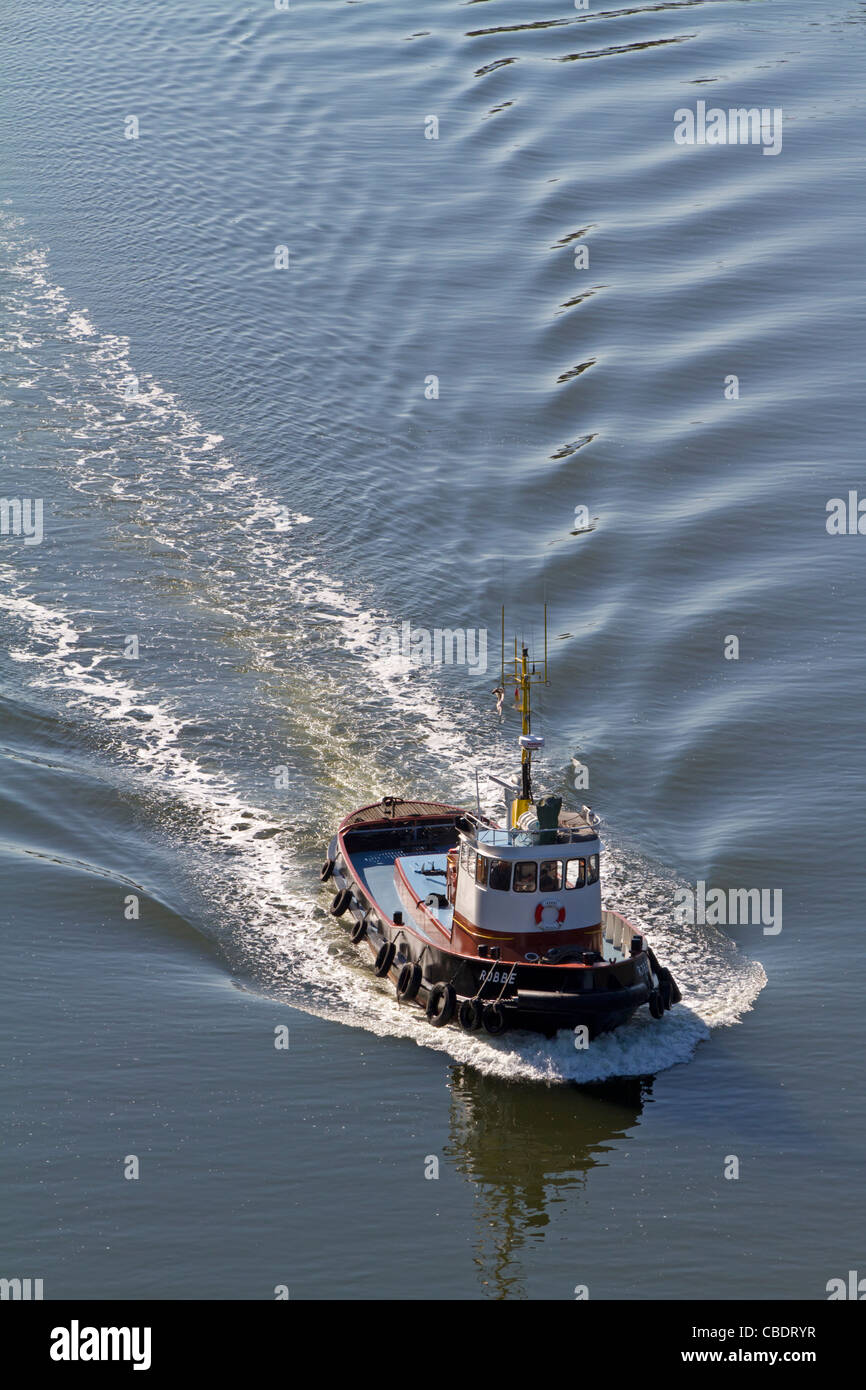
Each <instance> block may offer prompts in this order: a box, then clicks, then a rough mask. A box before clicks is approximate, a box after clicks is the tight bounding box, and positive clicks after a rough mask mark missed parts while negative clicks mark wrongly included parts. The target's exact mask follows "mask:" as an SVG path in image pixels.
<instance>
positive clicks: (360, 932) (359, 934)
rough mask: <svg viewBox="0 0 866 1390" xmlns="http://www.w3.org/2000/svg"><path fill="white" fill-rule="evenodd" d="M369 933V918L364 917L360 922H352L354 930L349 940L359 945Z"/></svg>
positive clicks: (350, 933)
mask: <svg viewBox="0 0 866 1390" xmlns="http://www.w3.org/2000/svg"><path fill="white" fill-rule="evenodd" d="M366 935H367V919H366V917H362V918H361V920H360V922H353V923H352V930H351V931H350V932H349V940H350V941H351V942H352V944H353V945H355V946H358V945H360V943H361V942H362V941H363V940H364V937H365V936H366Z"/></svg>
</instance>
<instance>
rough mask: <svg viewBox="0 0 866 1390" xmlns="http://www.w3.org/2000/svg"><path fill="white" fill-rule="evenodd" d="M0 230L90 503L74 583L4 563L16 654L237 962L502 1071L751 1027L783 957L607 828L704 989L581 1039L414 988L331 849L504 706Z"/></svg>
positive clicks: (8, 623) (19, 355) (616, 1068)
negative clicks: (473, 1028) (355, 931)
mask: <svg viewBox="0 0 866 1390" xmlns="http://www.w3.org/2000/svg"><path fill="white" fill-rule="evenodd" d="M0 242H2V244H0V254H2V257H3V265H4V267H5V269H4V272H3V274H4V279H5V280H6V282H7V285H8V287H9V294H8V298H7V310H8V313H9V328H10V331H9V336H8V339H7V345H6V353H5V367H6V371H5V373H4V383H5V385H4V391H5V392H6V393H8V394H9V396H10V398H9V400H8V401H7V402H6V406H7V407H8V409H9V411H10V413H11V418H12V421H13V426H12V428H13V431H14V429H15V428H16V425H15V416H16V412H20V413H21V426H20V428H21V429H22V430H24V429H25V428H26V429H29V428H31V426H32V422H33V421H34V420H35V419H38V422H39V429H40V431H41V438H42V440H43V441H44V442H43V448H42V458H43V459H47V460H48V464H45V463H43V464H42V465H41V468H42V472H41V475H40V479H39V482H40V486H43V487H45V488H46V489H47V487H48V486H50V487H51V488H52V495H53V497H54V498H55V499H56V501H57V507H58V510H60V511H61V513H62V516H63V519H64V520H66V519H67V518H68V520H69V531H68V536H67V538H66V539H65V541H64V545H63V546H54V547H53V548H52V552H51V560H52V565H53V569H52V572H51V580H50V583H49V581H48V579H47V578H46V577H45V572H44V570H40V569H39V566H38V565H37V563H36V559H35V556H34V554H33V552H32V550H23V549H18V550H16V551H14V552H12V551H10V552H7V553H8V555H9V556H10V557H12V556H13V555H14V563H12V560H11V558H10V563H8V564H4V565H3V566H2V567H0V614H3V617H4V626H5V628H6V629H7V631H6V634H5V640H4V643H3V646H4V649H5V651H6V653H7V656H8V658H9V666H8V670H9V672H10V674H12V675H13V676H15V677H17V678H18V680H19V683H20V684H21V685H22V686H23V687H24V688H25V689H26V691H29V692H30V699H31V700H36V699H42V700H44V701H49V702H50V703H51V706H52V708H53V709H54V710H56V711H57V712H58V713H59V714H60V716H61V717H62V718H63V719H65V720H66V721H67V722H68V723H69V724H70V725H71V726H73V727H74V729H75V731H76V736H77V738H78V740H79V742H80V744H81V746H82V747H83V748H84V749H85V750H86V751H87V753H88V756H89V757H91V756H92V758H93V759H94V761H95V762H97V763H98V765H99V767H100V769H101V770H102V774H103V775H104V776H105V778H106V780H108V781H112V780H113V781H114V782H115V783H116V785H117V786H118V787H120V786H122V787H123V788H124V791H125V792H127V793H130V792H132V793H133V794H137V795H139V796H140V798H141V801H142V804H143V805H144V806H145V807H146V808H147V809H148V812H149V814H150V816H151V818H152V823H153V826H154V829H155V830H156V831H158V832H159V833H166V834H168V835H170V836H171V840H172V844H173V845H174V846H176V849H177V859H178V862H179V864H182V865H183V867H184V869H185V872H186V874H187V875H188V876H189V880H190V882H191V883H193V884H195V885H197V887H198V889H199V891H200V895H201V900H202V903H203V904H206V910H205V909H204V907H203V911H202V918H201V921H200V922H197V923H194V925H196V926H197V927H198V929H199V930H201V931H202V932H203V933H204V934H206V935H207V936H208V937H210V938H212V939H215V940H216V941H217V942H218V944H219V946H220V948H221V949H222V951H223V953H224V955H225V957H226V959H227V960H228V962H229V964H230V966H231V968H232V969H233V970H234V971H236V972H238V973H239V974H241V975H242V976H243V977H244V978H245V979H246V980H248V981H250V982H252V984H253V985H254V987H255V988H257V989H260V990H262V991H263V992H266V993H267V994H269V995H271V996H273V997H275V998H278V999H280V1000H283V1001H285V1002H286V1003H288V1004H290V1005H291V1006H293V1007H296V1008H299V1009H302V1010H305V1011H307V1012H310V1013H313V1014H316V1015H318V1016H320V1017H323V1018H327V1019H329V1020H333V1021H334V1022H337V1023H341V1024H344V1025H348V1026H351V1027H355V1028H360V1029H364V1030H366V1031H367V1032H372V1033H375V1034H378V1035H380V1036H389V1037H400V1038H406V1039H411V1040H412V1041H414V1042H415V1043H417V1044H418V1045H419V1046H422V1047H426V1048H431V1049H435V1050H438V1051H440V1052H444V1053H446V1054H447V1055H448V1056H450V1057H452V1058H454V1059H455V1060H456V1061H459V1062H465V1063H468V1064H469V1065H471V1066H472V1067H474V1068H477V1069H478V1070H479V1071H481V1072H483V1073H485V1074H487V1075H492V1076H499V1077H503V1078H514V1079H536V1080H541V1081H546V1082H563V1081H576V1082H592V1081H600V1080H604V1079H606V1078H608V1077H613V1076H634V1075H643V1074H646V1073H650V1072H655V1071H658V1070H661V1069H663V1068H665V1067H669V1066H672V1065H674V1064H676V1063H679V1062H683V1061H686V1060H687V1059H688V1058H689V1057H690V1056H691V1055H692V1054H693V1053H694V1051H695V1048H696V1047H697V1046H698V1044H699V1043H700V1041H701V1040H702V1039H704V1038H706V1037H707V1036H708V1034H709V1031H710V1029H712V1028H715V1027H719V1026H725V1025H729V1024H733V1023H736V1022H737V1020H738V1019H739V1018H741V1017H742V1015H743V1014H744V1013H745V1012H746V1011H747V1010H748V1009H749V1008H751V1006H752V1003H753V1001H754V999H755V998H756V996H757V994H758V993H759V991H760V990H761V988H762V987H763V984H764V983H765V976H764V972H763V970H762V969H761V967H760V965H758V964H757V963H755V962H752V961H750V960H748V959H747V958H745V957H744V956H743V955H742V954H741V953H740V952H739V951H738V950H737V949H736V947H735V946H734V945H733V944H732V943H731V942H730V941H729V940H728V939H727V938H726V937H725V936H724V935H723V934H722V933H721V932H715V931H714V930H713V929H712V928H706V929H703V930H704V934H703V935H702V936H701V937H700V938H698V937H696V936H695V929H692V928H675V927H672V926H670V925H669V922H670V916H671V907H672V904H673V893H674V890H675V888H676V886H677V885H676V884H675V883H674V882H673V880H672V879H671V878H670V876H666V875H665V874H663V873H662V872H660V871H659V870H658V869H657V868H655V867H653V866H650V865H649V864H647V863H646V862H645V861H643V860H642V859H641V858H640V856H639V855H635V854H632V853H630V852H629V851H626V850H625V849H618V848H616V847H613V848H612V847H611V845H610V841H609V837H608V848H607V856H606V881H605V892H606V898H607V902H608V905H609V906H611V907H615V908H617V909H619V910H620V911H622V912H624V913H625V914H626V915H627V916H628V917H630V918H631V919H632V920H633V921H634V922H635V923H636V924H638V925H641V926H643V927H645V928H646V929H647V930H648V931H649V934H650V937H651V939H652V941H653V944H654V945H655V946H656V948H657V949H658V950H659V954H660V955H663V959H664V960H665V963H666V964H668V965H669V966H670V968H671V969H672V971H673V974H674V976H675V977H676V979H677V981H678V983H679V985H680V988H681V989H682V992H683V996H684V998H683V1004H682V1005H681V1006H679V1007H677V1008H675V1009H674V1010H673V1011H672V1012H671V1013H669V1014H667V1015H666V1016H665V1017H664V1019H662V1020H658V1021H656V1020H652V1019H650V1018H649V1016H648V1015H647V1016H646V1017H645V1018H644V1017H636V1018H635V1019H634V1020H633V1021H632V1022H631V1023H630V1024H629V1025H628V1026H627V1027H625V1028H623V1029H621V1030H619V1031H618V1032H617V1033H616V1034H613V1035H610V1036H608V1037H603V1038H600V1039H598V1040H596V1041H595V1042H594V1043H593V1044H592V1045H591V1046H590V1048H589V1049H588V1050H587V1051H585V1052H579V1051H577V1050H576V1049H575V1046H574V1039H573V1037H572V1036H571V1035H570V1034H567V1035H559V1036H558V1037H557V1038H555V1039H553V1040H552V1041H547V1040H544V1039H540V1038H536V1037H530V1036H528V1035H527V1036H520V1035H517V1034H513V1035H510V1036H509V1035H506V1036H505V1037H504V1038H499V1039H488V1038H486V1037H477V1036H466V1035H463V1034H460V1033H458V1032H457V1031H456V1030H454V1029H450V1028H449V1029H443V1030H436V1029H433V1028H432V1027H431V1026H430V1025H429V1024H428V1023H427V1021H426V1019H425V1018H424V1016H423V1014H422V1013H421V1012H420V1011H419V1010H416V1009H411V1008H407V1007H401V1006H398V1005H397V1003H396V1001H395V999H394V996H393V989H392V988H391V986H388V987H387V988H386V987H384V986H383V985H381V984H380V982H378V981H377V980H375V979H374V978H373V977H372V976H371V975H370V973H369V972H368V971H367V970H366V969H365V968H363V967H362V966H361V964H360V961H359V959H358V958H357V957H356V955H355V953H354V951H353V949H352V948H351V947H350V946H349V945H348V942H347V939H346V934H345V932H344V931H343V929H342V928H341V927H340V926H338V925H337V924H336V923H334V922H333V921H332V919H331V918H330V917H329V916H328V914H327V912H326V910H325V899H324V895H323V893H322V892H321V891H320V890H319V888H318V885H317V881H316V868H317V866H318V863H319V861H320V860H321V858H322V857H323V856H322V848H323V846H324V844H325V843H326V842H327V840H328V838H329V837H330V834H331V833H332V830H333V828H334V826H335V824H336V823H337V821H338V820H339V819H340V817H341V815H342V814H344V813H345V811H346V810H347V809H350V808H351V807H352V806H354V805H357V804H358V803H360V802H362V801H372V800H374V799H376V798H377V797H378V796H380V795H381V794H383V793H389V792H390V793H397V794H400V793H403V792H405V791H408V790H411V789H413V788H415V787H417V785H419V784H421V785H423V786H424V788H425V792H426V794H427V795H437V794H438V795H440V796H442V797H443V798H444V799H448V798H450V799H457V800H465V799H467V798H468V796H469V795H470V794H471V793H472V792H473V791H474V783H473V773H472V767H473V764H477V763H478V762H479V761H480V757H481V752H482V749H485V750H486V749H487V748H488V747H489V744H490V741H491V736H492V735H494V734H495V733H496V728H497V726H496V723H495V719H494V716H493V714H492V711H491V712H490V714H489V725H485V724H484V723H483V721H480V728H479V721H474V722H473V721H472V720H471V719H470V717H469V716H468V715H467V714H466V712H465V710H463V709H461V707H460V706H459V705H458V703H457V700H456V698H455V697H454V695H453V694H452V693H451V692H450V691H449V689H448V686H447V683H446V682H445V681H444V680H443V681H442V682H441V683H440V682H438V680H437V677H436V675H435V673H433V672H430V673H424V674H422V673H420V672H418V671H417V670H416V671H413V672H412V674H411V676H407V675H406V674H405V673H403V672H401V671H399V670H395V669H394V668H393V667H391V666H390V665H389V664H388V662H387V661H386V660H383V658H382V656H381V651H380V648H379V646H378V644H377V642H376V636H377V633H378V632H379V630H380V629H381V627H382V626H383V625H386V624H387V623H388V622H389V621H393V619H390V618H389V615H388V614H386V613H382V612H375V611H371V610H370V609H369V608H368V607H367V606H366V605H365V603H364V594H363V589H362V587H360V586H359V585H358V584H357V581H355V580H354V579H352V578H351V577H348V578H347V579H346V580H345V581H344V580H343V579H341V578H339V577H338V576H336V575H333V574H332V573H331V569H332V568H333V565H334V562H333V558H332V557H331V561H330V564H328V563H327V557H326V556H325V555H324V554H322V553H317V550H316V545H315V531H316V524H315V518H311V517H309V516H306V515H304V514H303V513H301V512H299V511H297V510H296V509H293V508H291V507H289V506H287V505H286V504H285V502H284V500H283V499H282V498H281V497H280V496H279V495H276V496H275V495H271V494H270V492H269V490H268V488H267V487H266V486H265V485H263V484H262V483H261V482H260V481H259V479H258V478H256V477H255V476H252V475H251V473H250V470H249V469H247V468H245V467H240V466H238V464H237V462H236V461H235V460H234V459H233V458H232V457H231V456H230V453H229V452H228V451H226V450H221V448H220V445H221V444H222V443H223V440H222V438H221V436H219V435H218V434H216V433H214V432H212V431H208V430H206V429H204V428H203V426H202V425H201V423H200V422H199V421H198V420H197V419H196V418H195V416H194V415H193V414H192V413H191V412H190V411H189V410H187V409H185V408H184V406H183V405H182V404H181V402H180V401H179V400H178V398H177V396H176V395H175V394H174V393H172V392H171V391H169V390H167V389H165V388H163V387H162V386H160V385H159V384H158V383H157V382H155V381H153V380H152V379H149V378H144V377H142V378H141V379H140V380H139V381H138V383H137V394H136V395H135V396H134V398H133V399H127V398H126V394H125V392H126V387H127V383H128V382H129V380H130V379H131V378H134V376H135V373H134V370H133V363H132V360H131V359H132V354H131V351H130V344H129V342H128V341H127V340H126V339H124V338H121V337H118V336H116V335H112V334H103V333H100V332H99V330H98V328H97V327H96V325H95V324H94V323H93V321H92V320H91V318H90V316H89V315H88V314H87V313H86V312H84V311H82V310H80V309H76V308H74V307H73V306H72V305H71V304H70V302H69V300H68V297H67V296H66V295H65V293H64V292H63V291H62V290H61V289H60V288H59V287H57V286H55V285H53V284H52V283H51V279H50V275H49V272H48V266H47V260H46V257H45V255H44V254H43V253H42V252H41V251H38V250H36V249H35V248H33V247H32V246H30V245H29V244H28V243H27V241H26V238H25V237H23V236H22V234H21V232H20V229H19V228H18V227H17V226H16V225H15V223H14V222H13V221H12V219H10V218H8V217H7V216H6V215H5V214H4V217H3V226H2V237H0ZM10 452H11V454H12V463H13V466H14V450H12V451H10ZM52 470H53V472H52ZM49 473H51V478H50V479H47V475H48V474H49ZM8 486H9V485H8V484H7V487H8ZM22 491H24V489H23V488H22ZM24 495H27V494H26V492H25V493H24ZM76 528H77V529H76ZM130 553H132V554H133V555H134V557H135V559H134V563H132V564H130V563H128V557H129V555H130ZM118 556H120V557H121V561H118V558H117V557H118ZM123 557H127V560H126V568H124V564H123ZM353 585H355V586H356V587H354V588H353V587H352V586H353ZM107 615H108V616H107ZM118 632H120V633H130V632H148V633H150V634H153V635H152V636H151V638H150V651H149V660H148V662H147V663H142V664H141V666H140V668H139V667H135V666H133V667H132V668H131V665H130V662H129V661H126V660H124V659H123V657H122V655H121V645H122V644H121V642H120V641H119V639H118V636H117V634H118ZM131 669H132V670H134V672H135V674H134V675H133V674H131ZM485 761H486V763H487V766H488V767H489V766H490V763H489V759H486V755H485ZM497 761H501V762H503V766H502V768H500V767H499V766H494V768H493V771H494V772H498V771H500V770H502V771H505V772H506V773H507V772H509V771H510V765H509V766H505V765H504V758H502V759H494V762H497ZM509 764H510V759H509ZM280 768H282V769H284V770H285V769H288V776H289V782H290V786H291V790H290V792H288V793H287V792H286V791H284V790H280V785H279V778H277V777H275V773H276V771H277V770H278V769H280ZM456 768H460V769H464V770H465V773H464V778H465V780H463V779H461V777H460V775H458V774H457V773H456V772H454V769H456ZM130 872H131V873H134V872H135V869H134V866H130ZM643 1013H646V1011H645V1010H644V1011H642V1014H643Z"/></svg>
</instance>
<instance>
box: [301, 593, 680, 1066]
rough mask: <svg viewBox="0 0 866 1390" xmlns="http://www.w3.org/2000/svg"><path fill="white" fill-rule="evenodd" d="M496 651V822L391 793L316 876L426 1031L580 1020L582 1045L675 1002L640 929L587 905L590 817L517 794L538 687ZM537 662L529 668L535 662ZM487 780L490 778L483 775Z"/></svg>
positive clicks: (532, 672)
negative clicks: (504, 773) (499, 738)
mask: <svg viewBox="0 0 866 1390" xmlns="http://www.w3.org/2000/svg"><path fill="white" fill-rule="evenodd" d="M504 646H505V644H504V614H503V642H502V648H503V659H502V676H501V684H500V686H499V687H497V689H496V690H495V691H494V692H493V693H494V694H495V695H496V696H497V699H498V708H499V709H500V711H501V707H502V700H503V696H504V690H505V678H506V674H507V675H508V677H509V679H513V681H514V686H515V703H516V706H517V707H518V708H519V709H520V712H521V717H522V732H521V735H520V740H519V741H520V747H521V767H520V785H519V787H517V788H514V787H509V786H507V785H506V784H505V783H500V785H502V786H503V788H504V789H505V794H506V806H507V813H506V817H505V825H504V827H502V826H499V825H497V824H496V822H495V821H493V820H492V819H490V818H489V817H487V816H485V815H482V813H481V809H480V804H478V805H477V807H476V809H475V810H474V811H472V810H468V809H467V808H466V807H463V806H457V805H449V804H446V803H442V802H437V801H415V800H406V799H403V798H401V797H396V796H386V797H383V798H382V800H381V801H378V802H375V803H373V804H372V805H369V806H362V807H360V809H359V810H357V811H353V812H352V813H351V815H349V816H347V817H346V818H345V820H344V821H343V822H342V824H341V825H340V827H339V829H338V830H337V833H336V835H335V836H334V838H333V839H332V840H331V843H330V845H329V847H328V857H327V859H326V860H325V862H324V864H323V865H322V869H321V874H320V878H321V880H322V882H323V883H327V882H329V881H331V882H332V883H333V886H334V887H335V889H336V892H335V894H334V897H333V900H332V902H331V904H330V908H329V911H330V913H331V915H332V916H333V917H337V918H343V917H345V918H346V920H347V923H348V922H350V923H351V927H350V935H351V940H352V941H353V943H354V944H355V945H357V946H358V947H360V948H361V949H363V950H365V951H366V952H368V953H369V955H370V956H371V957H372V959H373V970H374V972H375V974H376V975H377V976H379V977H380V978H381V979H385V978H387V979H390V980H391V981H392V982H393V983H394V985H395V987H396V993H397V999H398V1000H399V1001H400V1002H401V1003H404V1004H413V1005H414V1006H416V1007H421V1008H422V1009H423V1010H424V1011H425V1013H426V1016H427V1019H428V1020H429V1022H430V1024H431V1025H432V1026H433V1027H434V1028H442V1027H444V1026H445V1025H446V1024H451V1023H455V1024H456V1025H458V1026H459V1027H460V1028H462V1029H463V1030H464V1031H466V1032H470V1033H471V1032H473V1031H475V1030H476V1029H484V1030H485V1031H486V1032H487V1033H489V1034H491V1035H494V1036H496V1035H499V1034H501V1033H503V1032H505V1031H506V1029H509V1028H520V1029H528V1030H531V1031H533V1032H538V1033H543V1034H545V1035H546V1036H548V1037H552V1036H553V1035H554V1034H555V1033H557V1032H558V1031H559V1030H560V1029H563V1028H567V1029H572V1030H577V1029H579V1028H584V1029H585V1030H586V1033H585V1035H584V1036H585V1037H586V1039H587V1040H591V1039H592V1038H594V1037H597V1036H598V1035H599V1034H601V1033H605V1032H609V1031H610V1030H611V1029H614V1028H617V1027H619V1026H620V1025H621V1024H623V1023H625V1022H626V1021H627V1020H628V1019H629V1018H630V1017H631V1016H632V1014H633V1013H634V1012H635V1010H636V1009H639V1008H640V1007H641V1006H642V1005H644V1004H647V1005H648V1006H649V1010H650V1013H651V1014H652V1016H653V1018H662V1017H663V1015H664V1013H665V1010H667V1009H670V1008H672V1007H673V1006H674V1004H677V1003H679V1001H680V998H681V995H680V991H679V989H678V988H677V985H676V981H675V980H674V978H673V976H672V975H671V972H670V971H669V970H668V969H666V968H665V967H664V966H661V965H660V964H659V962H658V961H657V960H656V957H655V955H654V953H653V951H652V948H651V946H650V945H649V943H648V941H647V939H646V937H645V936H643V935H642V933H641V932H640V931H638V930H637V928H635V927H632V926H631V925H630V924H629V923H628V922H627V921H626V919H625V918H624V917H622V916H620V914H619V913H617V912H611V911H609V910H608V909H606V908H603V907H602V905H601V883H600V877H601V874H600V863H601V843H600V840H599V835H598V825H599V821H598V817H597V816H596V815H594V813H593V812H592V811H591V810H590V809H589V807H588V806H583V807H581V809H580V810H579V811H567V810H563V808H562V798H561V797H558V796H543V797H540V798H538V799H537V800H536V799H535V798H534V796H533V792H532V775H531V773H532V755H533V753H534V752H535V751H537V750H538V749H539V748H541V747H543V745H544V739H543V738H541V737H539V736H537V735H535V734H533V733H532V719H531V709H530V702H531V690H532V686H533V685H534V684H537V683H539V682H542V683H544V684H547V683H548V681H547V614H546V611H545V623H544V663H543V670H537V669H536V662H535V661H534V660H533V659H532V658H531V657H530V654H529V650H528V648H527V647H525V646H523V645H522V644H521V648H520V650H519V652H518V647H517V642H516V641H515V645H514V659H513V662H509V663H507V664H506V662H505V656H504ZM539 664H540V663H539ZM493 780H495V781H498V780H499V779H498V778H495V779H493Z"/></svg>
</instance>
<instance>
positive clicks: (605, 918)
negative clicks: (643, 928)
mask: <svg viewBox="0 0 866 1390" xmlns="http://www.w3.org/2000/svg"><path fill="white" fill-rule="evenodd" d="M601 930H602V934H603V936H604V939H605V941H608V942H610V944H611V946H613V948H614V950H615V951H622V952H623V954H624V955H628V954H629V952H630V950H631V940H632V937H633V936H640V935H641V933H640V932H639V931H638V929H637V928H636V927H634V926H632V924H631V922H629V921H627V920H626V918H625V917H623V916H622V914H621V913H619V912H611V910H610V908H607V907H604V908H602V911H601Z"/></svg>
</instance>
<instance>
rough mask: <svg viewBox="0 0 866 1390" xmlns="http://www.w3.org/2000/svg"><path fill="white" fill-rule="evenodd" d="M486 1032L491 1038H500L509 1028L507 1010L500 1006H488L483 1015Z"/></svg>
mask: <svg viewBox="0 0 866 1390" xmlns="http://www.w3.org/2000/svg"><path fill="white" fill-rule="evenodd" d="M481 1019H482V1022H483V1024H484V1029H485V1032H487V1033H489V1034H490V1036H491V1037H493V1038H498V1036H499V1034H500V1033H504V1032H505V1030H506V1028H507V1027H508V1019H507V1018H506V1017H505V1010H504V1009H503V1008H502V1007H501V1006H500V1005H499V1004H488V1005H487V1006H486V1008H485V1010H484V1013H483V1014H482V1015H481Z"/></svg>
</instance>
